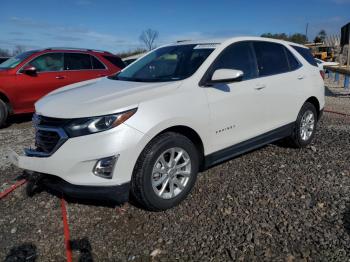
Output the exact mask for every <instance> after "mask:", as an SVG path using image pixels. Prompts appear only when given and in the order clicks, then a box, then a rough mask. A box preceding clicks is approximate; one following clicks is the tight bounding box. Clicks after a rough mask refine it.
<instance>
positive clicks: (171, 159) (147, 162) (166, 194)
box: [131, 132, 199, 211]
mask: <svg viewBox="0 0 350 262" xmlns="http://www.w3.org/2000/svg"><path fill="white" fill-rule="evenodd" d="M198 166H199V159H198V151H197V149H196V147H195V146H194V144H193V143H192V142H191V140H189V139H188V138H187V137H185V136H183V135H180V134H177V133H173V132H168V133H164V134H162V135H160V136H158V137H156V138H155V139H154V140H152V141H151V142H150V143H149V144H148V145H147V146H146V148H145V149H144V150H143V152H142V153H141V156H140V157H139V159H138V161H137V163H136V166H135V169H134V172H133V177H132V181H131V193H132V195H133V196H134V198H135V199H136V200H137V202H139V203H140V204H141V205H142V206H143V207H145V208H146V209H148V210H153V211H160V210H165V209H169V208H171V207H174V206H176V205H177V204H179V203H180V202H181V201H182V200H183V199H185V198H186V196H187V195H188V194H189V193H190V191H191V189H192V187H193V186H194V184H195V181H196V178H197V172H198Z"/></svg>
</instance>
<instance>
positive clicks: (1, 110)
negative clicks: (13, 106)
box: [0, 99, 8, 128]
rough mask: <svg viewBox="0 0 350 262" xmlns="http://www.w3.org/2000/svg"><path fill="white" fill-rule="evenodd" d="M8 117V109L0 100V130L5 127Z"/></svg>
mask: <svg viewBox="0 0 350 262" xmlns="http://www.w3.org/2000/svg"><path fill="white" fill-rule="evenodd" d="M7 117H8V108H7V105H6V103H5V102H4V101H2V100H1V99H0V128H1V127H3V126H5V124H6V120H7Z"/></svg>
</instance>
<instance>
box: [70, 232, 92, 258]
mask: <svg viewBox="0 0 350 262" xmlns="http://www.w3.org/2000/svg"><path fill="white" fill-rule="evenodd" d="M70 247H71V249H72V250H73V251H79V253H80V256H79V260H78V261H80V262H92V261H94V259H93V257H92V247H91V244H90V241H89V239H88V238H87V237H84V238H82V239H77V240H71V241H70Z"/></svg>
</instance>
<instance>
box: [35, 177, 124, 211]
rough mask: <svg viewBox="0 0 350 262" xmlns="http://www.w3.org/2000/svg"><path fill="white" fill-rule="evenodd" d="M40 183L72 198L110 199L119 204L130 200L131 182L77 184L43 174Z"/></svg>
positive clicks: (109, 200)
mask: <svg viewBox="0 0 350 262" xmlns="http://www.w3.org/2000/svg"><path fill="white" fill-rule="evenodd" d="M40 185H42V186H44V187H45V188H47V189H49V190H51V191H52V192H54V193H57V194H59V195H64V196H66V197H70V198H77V199H84V200H97V201H108V202H113V203H118V204H123V203H125V202H127V201H128V200H129V190H130V183H125V184H122V185H118V186H77V185H72V184H70V183H68V182H66V181H64V180H63V179H61V178H59V177H56V176H52V175H46V174H42V178H41V179H40Z"/></svg>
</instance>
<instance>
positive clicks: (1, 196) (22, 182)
mask: <svg viewBox="0 0 350 262" xmlns="http://www.w3.org/2000/svg"><path fill="white" fill-rule="evenodd" d="M26 182H27V180H25V179H22V180H19V181H17V182H16V183H15V184H13V185H12V186H10V187H9V188H7V189H5V190H4V191H2V192H0V199H2V198H4V197H5V196H7V195H8V194H10V193H11V192H12V191H13V190H15V189H16V188H18V187H20V186H21V185H23V184H24V183H26Z"/></svg>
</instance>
